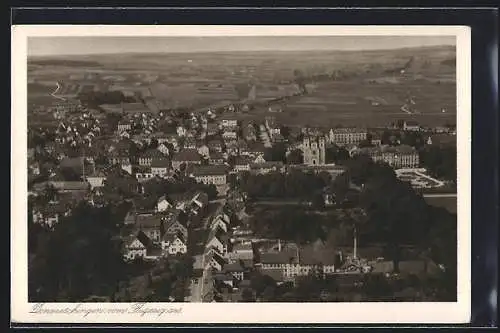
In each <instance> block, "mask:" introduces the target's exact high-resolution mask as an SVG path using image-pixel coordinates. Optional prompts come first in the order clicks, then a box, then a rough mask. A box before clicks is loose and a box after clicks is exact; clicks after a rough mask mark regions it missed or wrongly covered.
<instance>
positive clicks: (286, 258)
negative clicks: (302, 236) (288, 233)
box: [260, 250, 297, 264]
mask: <svg viewBox="0 0 500 333" xmlns="http://www.w3.org/2000/svg"><path fill="white" fill-rule="evenodd" d="M260 262H261V263H262V264H289V263H296V262H297V252H296V251H293V250H289V251H286V250H285V251H281V252H263V253H261V254H260Z"/></svg>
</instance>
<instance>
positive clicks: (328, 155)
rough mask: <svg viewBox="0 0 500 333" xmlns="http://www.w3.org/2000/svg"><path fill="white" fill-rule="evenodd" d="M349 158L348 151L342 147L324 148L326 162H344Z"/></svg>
mask: <svg viewBox="0 0 500 333" xmlns="http://www.w3.org/2000/svg"><path fill="white" fill-rule="evenodd" d="M349 158H350V156H349V152H348V151H347V150H346V149H345V148H343V147H338V146H330V147H327V148H326V150H325V162H326V163H335V164H344V163H345V161H347V160H348V159H349Z"/></svg>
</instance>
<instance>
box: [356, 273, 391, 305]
mask: <svg viewBox="0 0 500 333" xmlns="http://www.w3.org/2000/svg"><path fill="white" fill-rule="evenodd" d="M362 290H363V293H364V294H365V296H366V297H367V298H368V300H369V301H381V300H387V298H388V297H391V296H392V288H391V286H390V284H389V282H388V281H387V279H386V278H385V277H384V276H383V275H382V274H366V275H364V278H363V289H362Z"/></svg>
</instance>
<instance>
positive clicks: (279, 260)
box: [257, 247, 335, 281]
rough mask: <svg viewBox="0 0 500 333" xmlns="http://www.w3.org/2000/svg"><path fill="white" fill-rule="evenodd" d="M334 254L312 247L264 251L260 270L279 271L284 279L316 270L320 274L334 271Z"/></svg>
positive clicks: (292, 278)
mask: <svg viewBox="0 0 500 333" xmlns="http://www.w3.org/2000/svg"><path fill="white" fill-rule="evenodd" d="M334 260H335V256H334V254H333V253H327V252H326V251H325V250H315V249H314V248H312V247H307V248H301V249H294V250H283V251H274V252H265V253H261V255H260V263H259V264H257V266H258V267H260V269H262V270H266V271H269V270H271V271H272V270H276V271H279V272H280V273H281V274H282V275H283V277H284V279H285V280H289V281H292V280H294V279H295V278H297V277H299V276H306V275H309V274H311V273H312V272H313V271H316V272H318V273H320V274H332V273H334V272H335V266H334Z"/></svg>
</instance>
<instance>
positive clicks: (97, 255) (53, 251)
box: [29, 203, 124, 302]
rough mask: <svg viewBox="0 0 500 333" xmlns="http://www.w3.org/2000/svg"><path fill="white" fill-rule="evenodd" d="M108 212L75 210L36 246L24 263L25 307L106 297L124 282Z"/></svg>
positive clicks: (118, 245)
mask: <svg viewBox="0 0 500 333" xmlns="http://www.w3.org/2000/svg"><path fill="white" fill-rule="evenodd" d="M117 224H118V223H117V221H116V217H115V216H113V215H112V214H111V210H110V207H104V208H92V207H90V206H88V205H87V204H85V203H82V204H80V205H78V206H77V207H76V208H75V209H74V210H73V213H72V215H71V216H69V217H67V218H64V219H63V221H61V222H60V223H59V224H57V225H56V227H55V228H54V230H53V231H52V232H51V233H50V235H49V236H48V238H47V239H46V240H45V241H44V242H43V244H39V246H38V249H37V252H36V256H35V257H34V259H33V261H32V262H31V263H30V267H29V270H30V278H31V281H30V290H29V299H30V301H43V302H52V301H62V300H66V301H82V300H84V299H86V298H87V297H89V296H91V295H110V294H112V293H113V292H114V290H115V289H116V285H117V284H118V283H119V281H120V280H121V279H122V278H123V276H124V262H123V259H122V254H121V250H120V248H121V243H120V241H118V240H117V239H115V238H114V237H113V236H114V235H116V234H118V230H117V227H116V226H117Z"/></svg>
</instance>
